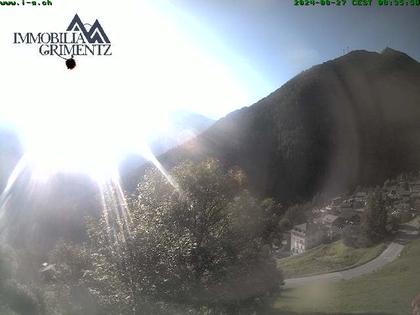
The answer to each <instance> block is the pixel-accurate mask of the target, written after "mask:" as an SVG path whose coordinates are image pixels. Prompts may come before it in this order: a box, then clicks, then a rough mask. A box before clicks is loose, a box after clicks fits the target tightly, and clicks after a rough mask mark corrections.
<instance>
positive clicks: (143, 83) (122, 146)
mask: <svg viewBox="0 0 420 315" xmlns="http://www.w3.org/2000/svg"><path fill="white" fill-rule="evenodd" d="M165 3H166V2H160V5H151V4H150V3H149V4H146V2H144V1H143V2H142V1H139V2H134V1H130V3H129V4H130V6H132V9H130V10H124V19H120V20H119V22H118V24H113V19H110V18H108V19H107V18H106V17H102V18H101V23H102V24H103V26H104V28H105V29H106V31H107V33H108V35H109V37H110V39H111V41H112V53H113V55H112V56H108V57H103V58H90V57H83V58H79V60H77V63H78V66H77V68H76V69H75V70H73V71H68V70H66V69H65V67H64V65H63V64H62V63H63V61H62V60H61V59H60V58H57V60H54V58H55V57H53V56H50V57H48V58H47V57H43V56H38V55H37V54H36V51H30V49H27V50H26V49H25V50H23V49H22V50H16V47H11V48H7V49H6V50H5V51H4V54H5V58H3V59H2V60H6V59H8V58H7V57H10V59H12V57H13V60H15V59H16V55H15V54H16V53H18V54H21V55H22V56H21V58H20V59H19V60H23V61H24V62H27V63H28V64H29V63H30V64H31V67H32V68H31V71H27V69H26V67H25V66H22V67H16V65H11V64H10V63H5V62H4V61H2V60H0V66H1V67H2V68H3V69H4V71H6V72H7V73H11V74H12V76H10V77H8V78H7V80H5V81H2V80H3V79H2V78H0V85H1V86H3V87H4V92H3V94H4V95H3V98H4V99H5V101H4V104H6V106H3V107H2V108H0V117H2V119H3V120H5V121H6V122H11V123H12V124H13V125H14V126H15V128H16V130H17V131H18V132H19V134H20V137H21V139H22V142H23V146H24V150H25V157H26V159H27V161H28V164H29V165H30V166H31V168H32V169H33V174H34V177H35V178H36V179H38V180H39V181H43V180H47V179H48V178H49V177H50V176H51V175H52V174H54V173H57V172H80V173H86V174H88V175H90V176H92V177H93V178H95V179H100V178H106V177H110V176H113V175H112V174H113V173H114V172H115V170H116V169H117V167H118V163H119V162H120V161H121V160H122V158H123V157H124V156H125V155H127V154H133V153H134V154H139V155H143V156H145V157H146V158H148V159H149V160H151V161H154V162H157V160H156V159H155V157H154V156H153V155H151V152H150V150H149V148H148V146H147V144H148V143H149V142H150V140H151V139H155V138H156V135H159V134H161V133H162V131H164V130H165V129H169V128H170V125H169V123H168V121H169V120H168V115H169V114H170V113H171V112H174V111H176V110H180V109H186V110H190V111H192V112H198V113H201V114H204V115H207V116H210V117H211V118H218V117H220V116H221V115H223V114H224V113H228V112H229V111H230V110H232V109H233V108H238V107H240V106H244V105H247V104H249V103H250V101H249V100H250V96H249V93H248V92H247V89H246V88H245V87H244V85H243V84H242V83H243V82H241V79H240V78H238V77H237V76H235V75H234V74H233V72H232V69H231V68H229V65H227V64H226V63H224V62H221V59H219V58H218V57H215V56H214V55H213V54H212V52H211V51H208V50H206V48H205V47H201V46H200V45H199V44H197V43H196V42H194V36H197V34H201V36H202V38H201V41H202V42H207V39H209V36H210V35H209V32H208V31H207V30H205V29H204V28H203V29H202V30H201V29H200V25H199V24H198V23H196V22H194V23H196V24H197V25H196V27H195V30H194V34H195V35H194V36H190V35H191V34H190V35H189V34H187V32H186V31H185V25H184V27H181V26H179V25H177V23H178V22H179V21H180V20H185V19H184V16H183V13H182V12H180V11H179V10H177V9H176V8H175V7H174V6H172V5H170V4H165ZM113 9H115V8H114V7H113ZM72 14H74V12H72V13H71V14H70V13H69V16H70V17H71V16H72ZM115 14H119V12H115ZM87 16H89V15H88V14H87ZM6 18H7V17H6ZM63 18H64V17H53V22H50V23H52V25H51V26H48V27H50V28H57V29H60V27H66V25H62V24H63ZM177 21H178V22H177ZM6 22H10V23H13V20H12V19H10V21H5V23H6ZM192 23H193V22H192ZM64 24H65V23H64ZM194 25H195V24H194ZM33 27H34V26H33V25H29V24H28V25H26V26H25V25H23V26H22V25H21V26H20V28H23V29H25V28H27V29H31V28H33ZM133 30H135V33H133ZM209 41H210V40H209ZM12 48H13V50H12ZM207 48H208V47H207ZM238 59H240V58H238ZM40 73H41V74H43V76H42V78H48V79H46V80H40V76H39V74H40ZM21 78H25V80H26V82H30V84H28V85H26V86H25V92H24V93H22V90H21V82H22V79H21Z"/></svg>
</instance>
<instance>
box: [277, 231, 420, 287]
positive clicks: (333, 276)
mask: <svg viewBox="0 0 420 315" xmlns="http://www.w3.org/2000/svg"><path fill="white" fill-rule="evenodd" d="M417 238H418V232H417V231H411V230H410V229H409V228H407V229H400V231H399V233H398V235H397V237H396V239H395V241H394V242H393V243H391V244H389V245H388V247H387V248H386V249H385V250H384V251H383V252H382V254H381V255H379V256H378V257H376V258H375V259H373V260H371V261H369V262H368V263H366V264H364V265H361V266H358V267H355V268H352V269H348V270H344V271H338V272H331V273H324V274H320V275H316V276H310V277H303V278H293V279H286V280H285V281H284V282H285V286H284V287H285V288H295V287H299V286H303V285H307V284H311V283H314V282H335V281H340V280H349V279H353V278H357V277H360V276H363V275H366V274H368V273H371V272H374V271H376V270H378V269H381V268H382V267H384V266H385V265H387V264H389V263H390V262H392V261H394V260H395V259H397V258H398V257H399V255H400V254H401V251H402V250H403V249H404V246H405V244H407V243H408V242H409V241H411V240H413V239H417Z"/></svg>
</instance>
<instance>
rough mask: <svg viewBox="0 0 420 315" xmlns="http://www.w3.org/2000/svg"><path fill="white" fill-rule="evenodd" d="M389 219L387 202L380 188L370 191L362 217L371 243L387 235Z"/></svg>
mask: <svg viewBox="0 0 420 315" xmlns="http://www.w3.org/2000/svg"><path fill="white" fill-rule="evenodd" d="M387 221H388V211H387V202H386V200H385V197H384V195H383V194H382V192H381V191H380V189H376V190H375V191H373V192H370V193H369V195H368V198H367V207H366V211H365V214H364V216H363V218H362V231H363V233H364V234H365V236H366V237H367V239H368V240H369V241H370V242H371V243H378V242H380V241H382V240H383V239H384V237H385V236H386V224H387Z"/></svg>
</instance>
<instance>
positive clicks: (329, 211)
mask: <svg viewBox="0 0 420 315" xmlns="http://www.w3.org/2000/svg"><path fill="white" fill-rule="evenodd" d="M372 190H373V188H366V189H357V191H356V192H354V193H353V194H348V195H341V196H338V197H336V198H334V199H332V200H329V201H328V202H327V203H326V204H324V205H322V206H320V207H315V208H313V209H312V210H311V213H310V214H309V217H310V218H309V219H307V222H305V223H302V224H299V225H295V226H294V227H293V228H292V229H291V230H290V231H288V232H287V233H285V235H284V236H283V243H282V245H283V247H282V249H281V251H282V253H283V254H282V256H283V255H285V253H287V254H286V255H298V254H302V253H304V252H305V251H306V250H308V249H310V248H313V247H316V246H318V245H320V244H325V243H331V242H334V241H336V240H338V239H340V238H342V233H343V230H344V228H345V227H346V226H358V225H360V224H361V221H362V216H363V213H364V212H365V210H366V205H367V198H368V194H369V192H370V191H372ZM380 190H381V192H382V194H383V195H384V196H385V198H386V201H387V209H386V210H387V211H388V221H389V222H390V223H389V224H388V225H387V230H388V232H392V231H393V229H394V228H395V226H394V225H393V224H391V222H399V223H404V222H407V221H410V220H411V219H412V218H413V217H415V216H416V215H418V214H419V213H420V173H418V174H416V175H401V176H399V178H398V179H394V180H387V181H386V182H385V183H384V185H383V187H382V188H380Z"/></svg>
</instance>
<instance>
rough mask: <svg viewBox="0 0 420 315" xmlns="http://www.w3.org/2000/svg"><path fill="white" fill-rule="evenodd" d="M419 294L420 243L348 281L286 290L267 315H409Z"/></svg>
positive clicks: (413, 243) (408, 247)
mask: <svg viewBox="0 0 420 315" xmlns="http://www.w3.org/2000/svg"><path fill="white" fill-rule="evenodd" d="M419 293H420V241H415V242H412V243H411V244H409V245H407V246H406V248H405V249H404V251H403V252H402V254H401V257H400V258H398V259H397V260H396V261H394V262H393V263H391V264H389V265H388V266H386V267H384V268H383V269H382V270H379V271H378V272H375V273H372V274H370V275H367V276H364V277H361V278H356V279H353V280H349V281H341V282H338V283H330V284H322V285H320V284H317V285H311V286H307V287H301V288H297V289H290V290H285V291H284V292H283V294H282V296H281V297H279V298H278V299H277V300H276V301H275V302H274V304H273V308H272V310H271V311H270V312H267V314H305V315H315V314H343V315H344V314H378V315H379V314H382V315H388V314H389V315H409V314H411V309H410V303H411V301H412V299H413V298H414V297H415V296H416V295H417V294H419Z"/></svg>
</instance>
